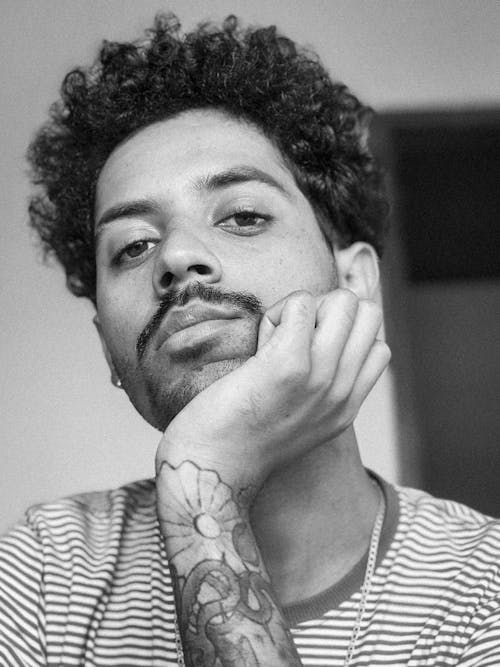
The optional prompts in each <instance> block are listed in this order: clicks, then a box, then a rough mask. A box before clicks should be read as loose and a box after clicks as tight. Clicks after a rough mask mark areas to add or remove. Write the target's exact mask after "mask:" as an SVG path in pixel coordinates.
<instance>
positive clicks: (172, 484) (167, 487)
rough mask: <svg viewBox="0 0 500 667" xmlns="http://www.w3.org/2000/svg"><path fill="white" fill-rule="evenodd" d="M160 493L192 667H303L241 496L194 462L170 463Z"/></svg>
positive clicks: (162, 476) (183, 635) (184, 639)
mask: <svg viewBox="0 0 500 667" xmlns="http://www.w3.org/2000/svg"><path fill="white" fill-rule="evenodd" d="M158 488H159V489H162V490H163V491H159V504H160V507H159V514H160V522H161V528H162V533H163V535H164V536H165V543H166V548H167V555H168V557H169V562H170V567H171V569H172V573H173V578H174V580H175V586H176V594H175V598H176V605H177V616H178V618H179V629H180V633H181V638H182V645H183V647H184V655H185V661H186V664H187V665H189V666H193V667H194V666H196V667H202V666H204V667H210V666H212V665H223V666H224V667H226V666H227V667H233V666H234V667H257V666H258V665H273V666H274V665H275V666H276V667H278V666H279V665H284V666H292V665H300V664H301V662H300V660H299V657H298V655H297V652H296V649H295V647H294V645H293V641H292V639H291V636H290V633H289V631H288V629H287V626H286V624H285V622H284V620H283V617H282V615H281V612H280V610H279V608H278V606H277V604H276V602H275V600H274V595H273V592H272V590H271V586H270V582H269V578H268V576H267V574H266V570H265V567H264V564H263V562H262V559H261V557H260V555H259V550H258V548H257V545H256V542H255V539H254V537H253V534H252V530H251V527H250V524H249V521H248V512H247V507H246V503H245V502H244V501H243V500H242V496H241V494H240V498H238V494H237V493H236V490H234V489H232V488H231V487H230V486H229V485H227V484H225V483H224V481H223V480H221V479H220V477H219V475H218V473H216V472H215V471H212V470H205V469H201V468H199V467H198V466H197V465H196V464H194V463H193V462H191V461H183V462H182V463H181V464H180V465H179V466H177V467H173V466H171V465H170V464H169V463H168V462H167V461H166V460H163V462H161V464H160V470H159V473H158Z"/></svg>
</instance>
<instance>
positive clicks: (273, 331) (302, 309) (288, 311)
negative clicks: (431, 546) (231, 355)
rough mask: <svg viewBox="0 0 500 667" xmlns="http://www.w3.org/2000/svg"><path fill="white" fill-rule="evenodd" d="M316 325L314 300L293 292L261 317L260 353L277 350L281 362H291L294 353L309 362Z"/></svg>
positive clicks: (307, 294) (306, 293)
mask: <svg viewBox="0 0 500 667" xmlns="http://www.w3.org/2000/svg"><path fill="white" fill-rule="evenodd" d="M315 322H316V300H315V298H314V297H313V296H312V295H311V294H310V293H309V292H305V291H298V292H292V294H290V295H289V296H288V297H286V298H285V299H282V300H281V301H278V303H276V304H274V305H273V306H272V307H271V308H270V309H269V310H267V311H266V313H265V314H264V316H263V318H262V322H261V326H260V328H259V338H260V334H261V331H262V335H263V338H265V339H266V340H265V342H263V344H262V345H259V346H258V347H259V350H264V349H266V348H270V349H271V350H273V351H279V352H280V356H282V357H283V358H282V361H284V362H290V363H292V362H293V360H294V355H297V354H301V355H304V354H306V356H307V359H308V360H310V349H311V341H312V338H313V335H314V326H315Z"/></svg>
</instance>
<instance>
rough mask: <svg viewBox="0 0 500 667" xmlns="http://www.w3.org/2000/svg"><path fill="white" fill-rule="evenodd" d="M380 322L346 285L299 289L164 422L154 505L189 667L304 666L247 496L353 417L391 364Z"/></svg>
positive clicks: (375, 310)
mask: <svg viewBox="0 0 500 667" xmlns="http://www.w3.org/2000/svg"><path fill="white" fill-rule="evenodd" d="M380 322H381V313H380V309H378V307H376V306H375V304H373V303H372V302H368V301H361V300H358V299H357V297H356V296H355V295H354V294H353V293H352V292H350V291H349V290H340V289H337V290H334V291H333V292H331V293H329V294H328V295H325V296H323V297H320V298H319V299H315V298H313V297H312V296H311V295H310V294H308V293H307V292H295V293H293V294H292V295H290V296H289V297H287V298H286V299H284V300H283V301H281V302H279V303H278V304H275V305H274V306H273V307H272V308H270V309H269V310H268V311H267V312H266V313H265V314H264V316H263V318H262V321H261V324H260V328H259V336H258V348H257V352H256V354H255V355H254V356H253V357H250V359H248V360H247V361H246V362H245V363H243V364H242V365H241V366H240V367H238V368H237V369H235V370H233V371H231V372H230V373H228V374H227V375H225V376H223V377H221V378H219V379H218V380H217V381H216V382H214V383H213V384H211V385H210V386H208V387H207V388H205V389H204V390H203V391H201V392H200V393H199V394H198V395H197V396H195V397H194V398H193V399H192V400H191V401H190V402H189V403H188V404H187V405H186V406H185V407H184V408H183V409H182V410H181V411H180V412H179V414H178V415H177V416H176V417H175V419H173V420H172V422H171V423H170V424H169V426H168V428H167V430H166V432H165V435H164V437H163V438H162V441H161V442H160V446H159V448H158V452H157V471H158V477H157V490H158V514H159V519H160V523H161V526H162V530H163V534H164V536H165V541H166V545H167V553H168V556H169V558H170V562H171V565H172V570H173V575H174V580H175V582H176V586H177V589H176V591H175V596H176V604H177V608H178V611H179V616H180V619H181V635H182V641H183V646H184V652H185V655H186V660H187V664H188V665H192V666H194V665H200V666H201V665H208V666H210V665H214V667H215V666H217V667H219V665H223V666H226V665H228V666H229V665H231V666H232V665H234V666H235V667H236V666H238V667H245V666H246V665H248V666H250V665H252V666H255V665H263V666H266V667H267V666H268V665H273V666H279V665H288V666H290V665H291V666H295V665H300V660H299V658H298V656H297V653H296V650H295V648H294V645H293V642H292V639H291V636H290V634H289V632H288V631H287V629H286V625H285V623H284V620H283V618H282V616H281V614H280V611H279V608H278V605H277V604H276V601H275V596H273V593H272V590H271V588H270V582H269V578H268V576H267V574H266V570H265V566H264V564H263V563H262V560H261V557H260V555H259V551H258V548H257V545H256V543H255V540H254V537H253V534H252V530H251V526H250V524H249V520H248V509H249V504H250V502H251V501H252V500H253V498H254V497H255V494H256V493H257V492H258V491H259V489H260V488H261V486H262V484H263V483H264V482H265V480H266V479H267V477H268V476H269V475H270V474H271V473H276V472H277V471H279V469H280V468H281V466H285V465H287V464H289V463H290V462H291V461H293V460H297V459H299V458H300V457H301V456H302V455H304V454H306V453H307V452H308V451H310V450H312V449H313V448H314V447H315V446H317V445H321V444H324V443H327V442H328V443H330V442H332V441H333V439H334V438H336V437H337V436H338V435H339V434H340V433H342V432H343V431H344V430H345V429H346V428H348V427H349V426H350V424H351V423H352V421H353V419H354V417H355V416H356V414H357V412H358V409H359V407H360V406H361V404H362V402H363V401H364V399H365V397H366V395H367V394H368V392H369V391H370V389H371V388H372V387H373V385H374V384H375V382H376V381H377V379H378V377H379V376H380V374H381V373H382V371H383V370H384V368H385V367H386V365H387V363H388V361H389V356H390V355H389V351H388V348H387V346H386V345H385V344H383V343H381V342H380V341H377V339H376V335H377V332H378V329H379V327H380ZM244 491H246V492H245V493H244V498H245V500H244V502H243V501H242V499H243V492H244Z"/></svg>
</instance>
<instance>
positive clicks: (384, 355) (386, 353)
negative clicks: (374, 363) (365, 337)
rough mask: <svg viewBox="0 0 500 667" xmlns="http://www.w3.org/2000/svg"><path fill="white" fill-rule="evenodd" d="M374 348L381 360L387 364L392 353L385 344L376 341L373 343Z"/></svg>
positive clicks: (381, 341)
mask: <svg viewBox="0 0 500 667" xmlns="http://www.w3.org/2000/svg"><path fill="white" fill-rule="evenodd" d="M375 348H376V351H377V354H378V355H379V357H380V358H381V360H382V361H384V362H385V363H386V364H388V363H389V361H390V360H391V357H392V352H391V348H390V347H389V346H388V345H387V343H386V342H385V341H383V340H377V341H376V342H375Z"/></svg>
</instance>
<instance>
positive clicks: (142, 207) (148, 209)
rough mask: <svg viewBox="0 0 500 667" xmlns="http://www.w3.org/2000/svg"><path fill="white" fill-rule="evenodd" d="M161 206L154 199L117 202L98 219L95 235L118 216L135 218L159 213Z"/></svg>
mask: <svg viewBox="0 0 500 667" xmlns="http://www.w3.org/2000/svg"><path fill="white" fill-rule="evenodd" d="M160 213H161V209H160V206H159V205H158V203H157V202H155V201H154V200H152V199H147V198H146V199H134V200H133V201H129V202H123V203H121V204H115V205H114V206H110V208H108V209H106V211H104V213H103V214H102V215H101V217H100V218H99V220H98V221H97V224H96V227H95V235H96V236H98V234H99V233H100V232H101V231H102V229H103V227H104V226H105V225H107V224H109V223H110V222H113V221H114V220H117V219H118V218H134V217H136V216H138V215H159V214H160Z"/></svg>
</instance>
